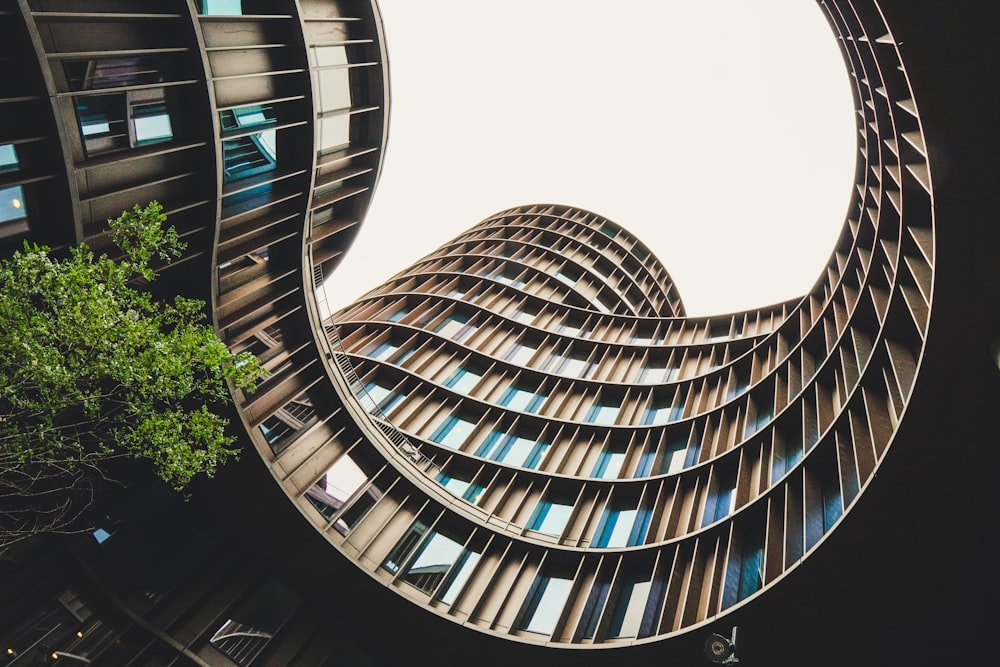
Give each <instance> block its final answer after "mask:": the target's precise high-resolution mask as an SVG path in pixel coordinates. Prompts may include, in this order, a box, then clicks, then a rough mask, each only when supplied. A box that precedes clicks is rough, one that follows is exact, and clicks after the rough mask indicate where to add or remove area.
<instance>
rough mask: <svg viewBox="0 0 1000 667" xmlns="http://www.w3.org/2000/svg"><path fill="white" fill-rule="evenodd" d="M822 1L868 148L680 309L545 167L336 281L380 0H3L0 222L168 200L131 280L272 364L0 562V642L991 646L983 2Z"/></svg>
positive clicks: (284, 656) (972, 649)
mask: <svg viewBox="0 0 1000 667" xmlns="http://www.w3.org/2000/svg"><path fill="white" fill-rule="evenodd" d="M819 4H820V6H821V8H822V9H823V10H824V11H825V12H826V14H827V16H828V18H829V21H830V24H831V27H832V29H833V36H834V38H836V39H838V40H839V42H840V44H841V48H842V50H843V53H844V57H845V62H846V64H847V68H848V71H849V74H850V77H851V82H852V85H853V92H854V96H855V101H856V107H857V111H858V122H857V125H858V169H857V173H856V180H855V188H854V190H853V191H852V192H851V193H850V204H849V207H848V210H847V215H846V220H845V225H844V229H843V232H842V234H841V236H840V239H839V240H838V242H837V244H836V246H835V247H834V248H833V251H832V254H831V257H830V260H829V262H828V264H827V265H826V266H825V267H821V268H820V270H819V271H818V274H819V277H818V280H817V282H816V284H815V285H814V286H813V288H812V289H811V290H810V291H809V293H808V294H806V295H805V296H804V297H802V298H801V299H797V300H792V301H789V302H785V303H781V304H776V305H773V306H768V307H764V308H760V309H756V310H751V311H747V312H741V313H735V314H726V315H719V316H714V317H701V318H693V317H686V316H685V314H684V310H683V305H682V302H681V297H682V295H681V294H679V293H678V292H677V290H676V288H675V287H674V286H673V284H672V282H671V280H670V278H669V275H668V274H667V271H666V269H665V268H664V267H663V266H661V265H660V263H659V262H658V260H656V258H655V257H653V256H652V255H651V254H650V253H649V252H648V250H647V249H646V247H645V246H644V245H643V244H642V242H641V240H639V239H637V238H635V237H633V236H632V235H631V234H629V233H628V232H627V231H625V229H623V228H622V227H620V226H619V225H618V224H616V223H615V222H612V221H609V220H606V219H604V218H602V217H600V216H599V215H597V214H595V213H591V212H587V211H582V210H579V209H575V208H572V207H570V206H564V205H548V204H544V205H532V206H523V207H519V208H514V209H510V210H507V211H503V212H501V213H498V214H496V215H495V216H492V217H491V218H489V219H487V220H485V221H483V222H482V223H480V224H479V225H477V226H476V227H473V228H472V229H470V230H469V231H468V232H466V233H465V234H462V235H460V236H459V237H458V238H456V239H454V240H453V241H452V242H450V243H448V244H446V245H445V246H443V247H442V248H440V249H439V250H437V251H435V252H434V253H432V254H431V255H429V256H428V257H426V258H425V259H424V260H421V261H420V262H418V263H417V264H415V265H414V266H413V267H410V268H409V269H406V270H404V271H403V272H401V273H399V274H397V275H396V276H395V277H393V278H391V279H390V280H389V281H388V282H386V283H385V284H384V285H383V286H382V287H379V288H377V289H375V290H373V291H372V292H371V293H369V294H367V295H365V296H364V297H362V298H361V299H359V300H358V301H357V302H356V303H355V304H354V305H352V306H350V307H348V308H346V309H344V310H343V311H341V312H340V313H338V314H336V315H334V316H333V317H332V318H331V317H329V316H328V313H327V307H326V304H325V301H324V298H323V296H322V295H323V290H321V289H317V288H318V287H320V286H321V285H322V284H323V283H324V282H325V281H326V280H327V279H332V280H336V275H335V273H332V271H333V269H334V268H335V266H336V264H337V262H338V259H339V257H340V255H341V253H343V252H344V251H345V250H346V249H347V247H348V246H349V245H350V242H351V241H352V239H353V238H354V235H355V234H356V233H357V231H358V227H359V225H360V223H361V220H362V218H363V215H364V212H365V210H366V208H367V205H368V203H369V201H370V198H371V196H372V191H373V189H374V187H375V184H376V182H377V179H378V173H379V168H380V165H381V155H382V149H383V147H384V145H385V140H386V136H387V125H386V118H387V111H388V87H387V71H386V66H385V63H386V55H385V51H384V40H383V39H382V35H381V24H380V20H379V16H378V9H377V6H376V5H375V3H374V2H367V1H361V0H356V1H349V0H342V1H335V0H283V1H280V2H279V1H278V0H274V1H272V2H263V0H261V2H252V1H251V0H242V2H239V1H216V0H204V2H186V1H184V0H162V1H160V2H149V3H142V6H141V7H139V6H138V5H137V4H136V3H132V2H126V1H124V0H119V1H112V2H108V1H102V2H97V1H96V0H95V1H93V2H91V1H87V0H72V1H71V0H63V1H61V2H60V1H57V0H48V1H45V0H19V1H18V2H14V1H13V0H4V2H2V3H0V31H2V34H3V35H4V36H5V39H4V40H2V41H0V48H2V49H3V53H2V54H0V56H2V57H3V58H4V59H5V63H6V64H7V66H5V67H4V68H3V69H2V70H0V120H2V122H0V199H2V200H3V203H0V237H2V243H3V244H4V247H5V248H13V247H17V245H18V244H19V243H20V242H21V241H22V240H23V239H25V238H30V239H34V240H38V241H42V242H46V243H49V244H50V245H53V246H56V247H63V246H66V245H69V244H71V243H74V242H77V241H87V242H89V243H91V244H93V245H95V246H97V247H105V246H106V244H107V243H106V240H105V237H104V227H103V221H104V220H105V219H106V218H108V217H111V216H114V215H117V213H118V212H120V211H121V210H122V209H123V208H126V207H130V206H131V205H132V204H133V203H135V202H139V201H146V200H149V199H158V200H160V201H161V202H162V203H164V205H165V207H166V209H167V212H168V213H169V214H170V216H171V222H172V223H173V224H175V225H176V226H177V227H178V229H179V230H180V231H181V232H182V233H183V235H184V237H185V239H186V240H188V242H189V244H190V245H189V252H188V254H187V255H185V257H184V258H183V260H182V261H181V262H180V263H178V264H177V265H175V266H171V267H167V268H166V269H165V270H164V272H163V276H162V278H161V279H160V283H159V285H158V286H157V289H162V290H165V291H167V292H171V291H180V292H183V293H186V294H190V295H194V296H199V297H201V298H204V299H206V300H207V301H208V302H209V303H210V304H211V308H212V313H213V317H214V322H215V324H216V327H217V329H218V331H219V333H220V335H222V336H223V337H224V339H225V340H226V341H227V342H228V343H229V344H230V345H231V346H232V347H233V348H234V349H238V350H250V351H252V352H254V353H255V354H257V355H258V356H259V357H260V358H261V359H262V360H263V361H264V363H265V365H266V366H267V367H268V368H269V370H271V375H270V376H269V377H268V378H267V379H266V380H265V381H264V382H263V383H262V384H261V386H260V387H259V388H258V391H256V392H255V393H253V394H252V395H248V396H244V395H242V394H239V393H237V395H236V396H235V399H236V403H235V406H234V407H233V409H232V415H231V417H232V421H233V424H234V426H236V427H237V430H239V431H240V433H241V436H245V437H244V442H245V447H246V450H247V451H246V452H245V453H244V456H243V457H242V460H241V461H240V462H239V463H238V464H237V465H234V466H232V467H230V468H229V469H227V470H225V471H224V472H223V473H222V474H221V475H220V477H219V479H217V480H214V481H212V482H210V483H203V484H200V485H199V486H198V487H197V488H196V489H195V492H194V498H193V500H192V501H191V502H187V503H185V502H182V501H181V500H179V499H177V498H175V497H173V496H171V495H170V493H169V492H166V491H165V490H163V489H161V488H159V487H157V486H156V485H148V486H146V485H138V486H134V487H130V488H129V489H125V490H123V491H122V492H121V493H120V497H116V498H113V499H110V500H109V501H107V506H106V508H105V511H106V513H107V516H106V518H105V519H104V520H103V521H102V523H101V529H100V530H99V531H98V532H96V533H94V534H93V535H78V536H75V537H71V538H57V537H51V538H43V539H39V540H37V541H35V542H34V543H31V544H29V545H27V546H26V547H24V548H22V549H20V550H18V551H16V552H15V553H13V554H12V560H10V561H8V562H4V563H0V599H2V600H3V604H2V605H0V638H2V640H3V641H4V642H6V644H7V645H6V646H5V647H0V650H7V649H9V650H8V653H7V655H6V656H2V655H0V664H3V663H2V661H3V660H6V663H5V664H32V662H31V661H33V660H36V659H38V660H42V661H44V660H46V659H48V660H49V661H53V660H54V661H56V662H62V661H73V660H76V658H74V657H73V656H83V657H86V658H87V659H92V660H94V661H95V662H96V663H97V664H109V665H118V664H122V665H125V664H135V665H138V664H141V665H147V664H152V665H157V664H213V665H215V664H218V665H228V664H241V665H249V664H253V665H336V664H350V665H404V664H405V665H440V664H458V663H459V662H466V661H468V662H475V663H477V664H484V665H499V664H509V663H511V662H512V661H523V662H526V663H527V664H533V663H542V662H544V663H547V664H554V665H562V664H565V665H604V664H612V663H615V664H618V663H622V662H625V663H628V664H654V663H655V664H677V665H693V664H708V659H707V658H706V656H705V655H704V653H703V645H704V643H705V640H706V639H707V638H708V637H709V635H710V634H711V633H719V634H722V635H726V636H728V635H729V633H730V628H732V627H733V626H738V627H739V628H740V634H739V645H738V656H739V658H740V661H741V662H742V663H743V664H746V665H748V666H750V667H753V666H755V665H789V666H791V665H886V664H909V665H941V664H975V663H986V662H988V661H989V660H990V659H992V654H993V653H994V651H993V650H992V648H990V645H989V638H990V634H989V629H990V627H991V625H992V623H991V621H992V618H993V613H992V606H993V603H992V600H993V599H994V597H995V596H994V594H993V593H994V590H995V582H994V581H993V578H992V577H990V575H989V573H990V572H991V571H992V564H993V563H992V561H993V557H992V552H991V549H990V545H991V544H992V540H990V539H989V538H990V535H989V533H990V532H991V531H990V527H991V523H992V520H993V518H994V516H995V511H996V501H995V499H994V497H993V496H994V494H993V493H992V489H991V480H990V478H989V476H990V475H991V474H992V472H993V470H994V469H995V465H994V464H995V462H996V458H997V456H996V453H995V451H996V448H995V444H994V443H995V440H996V427H995V425H994V423H993V421H994V420H993V418H992V417H993V413H992V411H993V410H994V409H995V406H996V405H997V399H998V397H1000V386H998V385H1000V376H998V368H997V358H998V353H997V350H998V349H1000V343H998V341H1000V338H998V336H1000V327H998V322H997V319H998V318H997V303H998V299H997V296H998V294H997V288H998V284H1000V283H998V280H997V268H996V266H997V263H996V251H995V248H996V243H997V236H998V232H997V225H996V223H995V219H994V218H995V212H994V209H995V207H994V205H993V199H994V198H995V195H994V194H993V193H994V192H995V183H996V182H997V177H998V175H1000V174H998V169H997V167H996V161H995V159H994V156H995V155H996V154H997V148H998V145H997V142H998V139H997V137H996V133H993V132H991V131H990V128H991V127H992V120H993V115H995V114H994V112H993V109H994V108H995V107H996V104H995V102H996V99H995V98H996V96H997V93H996V91H995V90H994V87H993V86H991V85H990V83H991V80H992V79H991V77H992V73H993V72H994V71H996V66H997V64H998V58H997V51H996V48H997V47H996V46H995V44H994V41H993V40H992V39H990V36H991V34H990V27H991V26H992V25H995V24H996V19H997V18H998V17H997V13H998V10H997V9H996V8H994V7H992V5H991V4H990V3H985V2H974V1H972V0H967V1H964V2H955V3H948V4H947V5H945V4H944V3H936V2H930V1H927V2H914V1H908V2H904V1H903V0H883V1H881V2H876V1H875V0H856V1H847V0H844V1H840V2H833V1H829V2H820V3H819ZM761 38H762V39H781V35H780V33H778V32H775V34H772V35H762V36H761ZM719 48H724V45H720V47H719ZM789 57H794V54H789ZM789 85H794V82H789ZM734 113H738V109H734ZM816 131H818V132H821V131H822V128H816ZM803 140H804V141H805V140H807V138H803ZM707 149H709V150H710V149H711V148H710V147H708V148H707ZM789 168H794V166H793V165H790V167H789ZM447 188H448V184H447V183H442V196H447ZM781 192H782V179H781V174H774V201H775V205H776V206H780V205H781ZM810 214H811V212H810V211H803V212H802V215H803V219H804V220H805V221H808V219H809V216H810ZM621 222H624V223H625V224H627V222H628V221H621ZM706 261H711V258H706ZM262 463H263V465H262ZM46 656H47V657H46ZM53 656H55V657H53Z"/></svg>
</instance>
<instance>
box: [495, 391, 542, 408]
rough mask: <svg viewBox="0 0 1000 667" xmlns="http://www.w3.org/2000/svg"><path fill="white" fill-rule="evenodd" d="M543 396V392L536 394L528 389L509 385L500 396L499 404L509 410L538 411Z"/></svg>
mask: <svg viewBox="0 0 1000 667" xmlns="http://www.w3.org/2000/svg"><path fill="white" fill-rule="evenodd" d="M545 398H546V396H545V394H536V393H535V392H533V391H530V390H528V389H521V388H519V387H515V386H511V387H510V388H509V389H507V391H505V392H504V394H503V395H502V396H501V397H500V401H499V404H500V405H501V406H503V407H505V408H509V409H511V410H520V411H523V412H532V413H533V412H537V411H538V408H539V407H541V405H542V403H543V402H544V401H545Z"/></svg>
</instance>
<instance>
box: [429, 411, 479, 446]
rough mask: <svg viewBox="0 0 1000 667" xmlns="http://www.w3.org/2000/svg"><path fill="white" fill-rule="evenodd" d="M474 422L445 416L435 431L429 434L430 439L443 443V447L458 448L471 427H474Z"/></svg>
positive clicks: (470, 431)
mask: <svg viewBox="0 0 1000 667" xmlns="http://www.w3.org/2000/svg"><path fill="white" fill-rule="evenodd" d="M475 426H476V425H475V424H474V423H472V422H470V421H466V420H464V419H459V418H458V417H455V416H449V417H446V418H445V420H444V421H443V422H442V423H441V426H439V427H438V428H437V430H436V431H434V433H433V434H432V435H431V440H433V441H434V442H436V443H438V444H440V445H444V446H445V447H451V448H452V449H458V448H459V447H460V446H461V445H462V443H463V442H465V439H466V438H468V437H469V434H471V433H472V429H473V428H475Z"/></svg>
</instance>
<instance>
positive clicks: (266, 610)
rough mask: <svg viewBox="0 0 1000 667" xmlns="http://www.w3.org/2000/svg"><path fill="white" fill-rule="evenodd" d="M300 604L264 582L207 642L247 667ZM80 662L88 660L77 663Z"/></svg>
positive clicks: (277, 586) (281, 588) (270, 582)
mask: <svg viewBox="0 0 1000 667" xmlns="http://www.w3.org/2000/svg"><path fill="white" fill-rule="evenodd" d="M301 602H302V600H301V598H300V597H299V596H298V595H296V594H295V593H292V592H291V591H289V590H288V589H286V588H285V587H284V586H282V585H281V584H279V583H277V582H276V581H274V580H271V579H268V580H265V581H264V582H263V583H262V584H258V585H257V586H256V587H255V589H254V590H253V591H252V592H251V594H250V596H249V598H247V599H246V600H245V601H244V602H243V603H241V604H240V605H239V606H238V607H236V608H235V609H233V610H232V611H230V614H231V616H230V617H229V618H228V619H227V620H226V621H225V623H223V624H222V625H221V626H219V627H218V628H216V630H215V632H214V633H212V637H211V639H209V640H208V641H209V643H210V644H211V645H212V646H214V647H215V648H216V649H218V650H219V651H220V652H222V653H223V654H225V655H226V656H228V657H229V658H230V659H231V660H232V661H233V663H234V664H237V665H249V664H251V663H252V662H253V661H254V659H255V658H257V656H258V655H259V654H260V653H261V651H263V650H264V647H265V646H267V644H268V642H270V641H271V638H272V637H273V636H274V633H276V632H278V630H279V629H280V628H281V626H283V625H284V624H285V622H286V621H287V620H288V619H289V618H291V617H292V615H293V614H294V613H295V612H296V610H297V609H298V608H299V606H300V605H301ZM79 636H82V635H79ZM69 661H70V662H77V661H76V660H69ZM58 662H60V663H61V662H63V660H59V661H58ZM83 662H89V660H86V661H84V660H81V661H80V663H83Z"/></svg>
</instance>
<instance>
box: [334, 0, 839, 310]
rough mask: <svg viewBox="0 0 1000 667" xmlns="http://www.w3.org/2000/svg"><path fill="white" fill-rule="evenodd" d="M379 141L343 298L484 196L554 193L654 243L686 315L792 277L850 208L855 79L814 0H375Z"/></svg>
mask: <svg viewBox="0 0 1000 667" xmlns="http://www.w3.org/2000/svg"><path fill="white" fill-rule="evenodd" d="M379 5H380V7H381V9H382V16H383V20H384V24H385V33H386V39H387V44H388V50H389V70H390V81H391V94H392V102H391V113H390V121H389V122H390V125H389V144H388V147H387V150H386V154H385V161H384V166H383V171H382V176H381V181H380V183H379V185H378V189H377V190H376V192H375V197H374V200H373V204H372V206H371V209H370V211H369V214H368V216H367V218H366V220H365V222H364V225H363V226H362V228H361V231H360V233H359V235H358V239H357V241H356V242H355V243H354V246H353V247H352V248H351V250H350V251H349V252H348V255H347V257H346V259H345V261H344V262H343V263H342V265H341V266H340V268H338V269H337V271H336V273H334V275H333V278H332V280H330V282H329V283H328V298H329V300H330V302H331V306H332V307H333V308H334V309H338V308H340V307H342V306H344V305H347V304H349V303H351V302H352V301H354V300H355V299H357V298H358V297H359V296H361V295H362V294H363V293H364V292H366V291H368V290H369V289H372V288H373V287H375V286H377V285H379V284H381V283H382V282H383V281H384V280H385V279H387V278H388V277H389V276H391V275H393V274H395V273H396V272H397V271H399V270H401V269H403V268H405V267H406V266H409V265H410V264H412V263H413V262H415V261H416V260H418V259H420V258H421V257H423V256H424V255H426V254H427V253H429V252H431V251H432V250H434V249H435V248H437V247H438V246H440V245H442V244H443V243H445V242H447V241H448V240H450V239H451V238H453V237H455V236H456V235H457V234H459V233H460V232H462V231H464V230H466V229H468V228H469V227H471V226H473V225H474V224H476V223H477V222H479V221H480V220H482V219H484V218H486V217H488V216H490V215H491V214H493V213H495V212H497V211H500V210H503V209H506V208H510V207H513V206H518V205H522V204H532V203H558V204H566V205H569V206H574V207H579V208H584V209H588V210H591V211H593V212H595V213H598V214H600V215H603V216H605V217H607V218H610V219H611V220H614V221H615V222H617V223H619V224H620V225H622V226H623V227H625V228H626V229H628V230H629V231H631V232H632V233H634V234H635V235H637V236H638V237H639V238H640V239H642V240H643V241H644V242H645V243H646V244H647V245H648V246H649V247H650V249H651V250H652V251H653V252H654V253H655V254H656V255H657V257H659V258H660V260H661V261H662V262H663V263H664V265H665V266H666V268H667V270H668V272H669V273H670V275H671V276H672V278H673V279H674V282H675V283H676V285H677V287H678V289H679V291H680V294H681V297H682V299H683V300H684V303H685V306H686V308H687V312H688V314H689V315H709V314H721V313H727V312H733V311H736V310H743V309H749V308H754V307H758V306H763V305H767V304H770V303H775V302H777V301H782V300H785V299H789V298H793V297H797V296H801V295H802V294H804V293H805V292H807V291H808V290H809V288H810V287H811V286H812V285H813V284H814V283H815V282H816V280H817V279H818V278H819V276H820V274H821V272H822V270H823V267H824V266H825V264H826V262H827V260H828V259H829V257H830V253H831V252H832V250H833V245H834V242H835V240H836V238H837V236H838V234H839V232H840V228H841V226H842V225H843V221H844V217H845V214H846V212H847V206H848V203H849V201H850V197H851V188H852V184H853V179H854V169H855V162H856V159H855V156H856V150H857V148H856V143H857V142H856V137H857V135H856V130H855V125H854V123H855V121H854V119H855V112H854V109H853V103H852V100H851V94H850V85H851V84H850V79H849V76H848V74H847V70H846V68H845V66H844V63H843V60H842V58H841V55H840V51H839V48H838V44H837V41H836V39H835V38H834V37H833V33H832V32H831V30H830V28H829V26H828V25H827V23H826V20H825V17H824V15H823V13H822V11H821V10H820V9H819V7H818V6H817V5H816V4H815V3H814V2H811V1H810V0H756V1H754V2H748V1H747V0H698V1H697V2H691V1H690V0H617V1H616V2H615V3H607V2H605V1H603V0H602V1H600V2H599V1H597V0H505V1H504V2H486V1H485V0H380V2H379Z"/></svg>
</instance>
